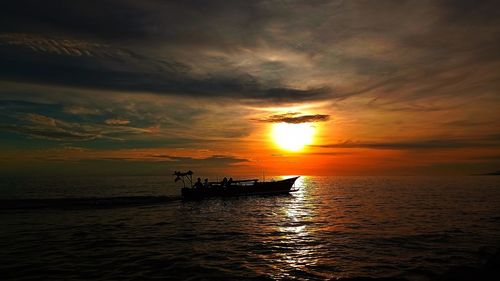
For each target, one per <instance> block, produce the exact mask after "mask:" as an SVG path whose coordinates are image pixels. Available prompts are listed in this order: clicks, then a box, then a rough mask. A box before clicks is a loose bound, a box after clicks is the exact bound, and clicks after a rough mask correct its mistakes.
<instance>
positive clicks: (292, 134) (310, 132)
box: [273, 123, 316, 152]
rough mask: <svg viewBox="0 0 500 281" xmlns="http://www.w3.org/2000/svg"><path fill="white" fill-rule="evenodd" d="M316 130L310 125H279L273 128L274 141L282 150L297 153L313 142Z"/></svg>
mask: <svg viewBox="0 0 500 281" xmlns="http://www.w3.org/2000/svg"><path fill="white" fill-rule="evenodd" d="M315 130H316V129H315V128H314V126H312V125H311V124H310V123H300V124H289V123H278V124H274V126H273V139H274V142H275V143H276V144H277V145H278V146H279V147H280V148H281V149H285V150H289V151H295V152H296V151H300V150H302V149H303V148H304V146H305V145H308V144H311V143H312V142H313V136H314V133H315Z"/></svg>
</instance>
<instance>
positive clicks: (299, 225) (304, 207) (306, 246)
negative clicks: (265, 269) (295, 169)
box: [274, 176, 320, 279]
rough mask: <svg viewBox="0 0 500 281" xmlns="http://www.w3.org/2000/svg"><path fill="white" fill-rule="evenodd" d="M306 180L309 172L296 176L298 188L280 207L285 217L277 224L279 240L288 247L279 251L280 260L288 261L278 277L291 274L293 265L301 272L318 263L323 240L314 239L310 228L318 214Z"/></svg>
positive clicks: (282, 261)
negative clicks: (320, 245) (320, 241)
mask: <svg viewBox="0 0 500 281" xmlns="http://www.w3.org/2000/svg"><path fill="white" fill-rule="evenodd" d="M289 177H292V176H284V177H283V178H289ZM306 182H307V176H301V177H300V178H298V179H297V181H296V182H295V185H294V187H295V188H298V190H297V191H295V192H293V193H292V195H291V197H292V198H291V200H290V201H288V204H285V205H284V206H283V207H282V208H281V211H282V212H283V214H284V217H285V218H286V220H285V221H283V222H282V223H280V224H278V226H277V229H276V231H277V232H278V233H281V236H280V237H279V239H280V243H281V244H282V245H283V248H286V249H287V250H285V251H277V253H276V259H277V261H278V262H280V263H282V264H286V266H285V267H282V268H281V270H278V271H277V272H276V276H274V277H275V278H277V279H282V278H285V279H287V278H291V277H292V276H290V275H289V274H290V268H293V269H294V270H296V271H298V272H299V271H308V268H310V267H314V266H315V265H317V264H318V257H319V256H320V254H319V252H318V251H319V250H320V248H319V244H320V243H318V241H315V240H316V239H315V238H314V237H315V236H314V233H313V232H312V229H310V225H312V224H313V222H314V216H315V214H314V206H312V205H311V202H312V201H311V200H310V198H308V196H309V193H308V190H307V188H306ZM277 269H278V268H277ZM283 269H286V271H284V270H283Z"/></svg>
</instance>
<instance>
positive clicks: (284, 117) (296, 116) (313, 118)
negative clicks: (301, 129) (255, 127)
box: [257, 112, 330, 124]
mask: <svg viewBox="0 0 500 281" xmlns="http://www.w3.org/2000/svg"><path fill="white" fill-rule="evenodd" d="M328 120H330V115H327V114H311V115H307V114H304V115H302V114H301V113H300V112H288V113H283V114H275V115H271V116H268V117H265V118H261V119H257V121H259V122H267V123H290V124H299V123H313V122H325V121H328Z"/></svg>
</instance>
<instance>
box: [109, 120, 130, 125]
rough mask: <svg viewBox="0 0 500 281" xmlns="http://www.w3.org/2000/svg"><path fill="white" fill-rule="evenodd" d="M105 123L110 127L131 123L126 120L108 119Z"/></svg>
mask: <svg viewBox="0 0 500 281" xmlns="http://www.w3.org/2000/svg"><path fill="white" fill-rule="evenodd" d="M104 123H106V124H108V125H128V124H130V121H129V120H124V119H106V120H105V121H104Z"/></svg>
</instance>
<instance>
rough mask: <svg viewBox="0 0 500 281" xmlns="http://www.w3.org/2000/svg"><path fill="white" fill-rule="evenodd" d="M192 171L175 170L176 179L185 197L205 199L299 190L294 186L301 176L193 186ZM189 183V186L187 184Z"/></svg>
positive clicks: (275, 193)
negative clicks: (181, 184) (180, 184)
mask: <svg viewBox="0 0 500 281" xmlns="http://www.w3.org/2000/svg"><path fill="white" fill-rule="evenodd" d="M192 175H193V172H192V171H188V172H186V173H181V172H175V173H174V176H176V179H175V181H179V180H182V182H183V185H184V187H183V188H182V189H181V193H182V197H183V198H184V199H188V200H192V199H203V198H209V197H231V196H247V195H277V194H288V193H290V192H294V191H297V190H298V188H293V187H294V184H295V181H296V180H297V179H298V178H299V177H292V178H288V179H284V180H278V181H267V182H259V180H258V179H245V180H235V181H228V182H225V183H224V182H207V183H206V184H205V186H203V187H195V186H196V185H195V186H193V180H192ZM186 185H188V186H186Z"/></svg>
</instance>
